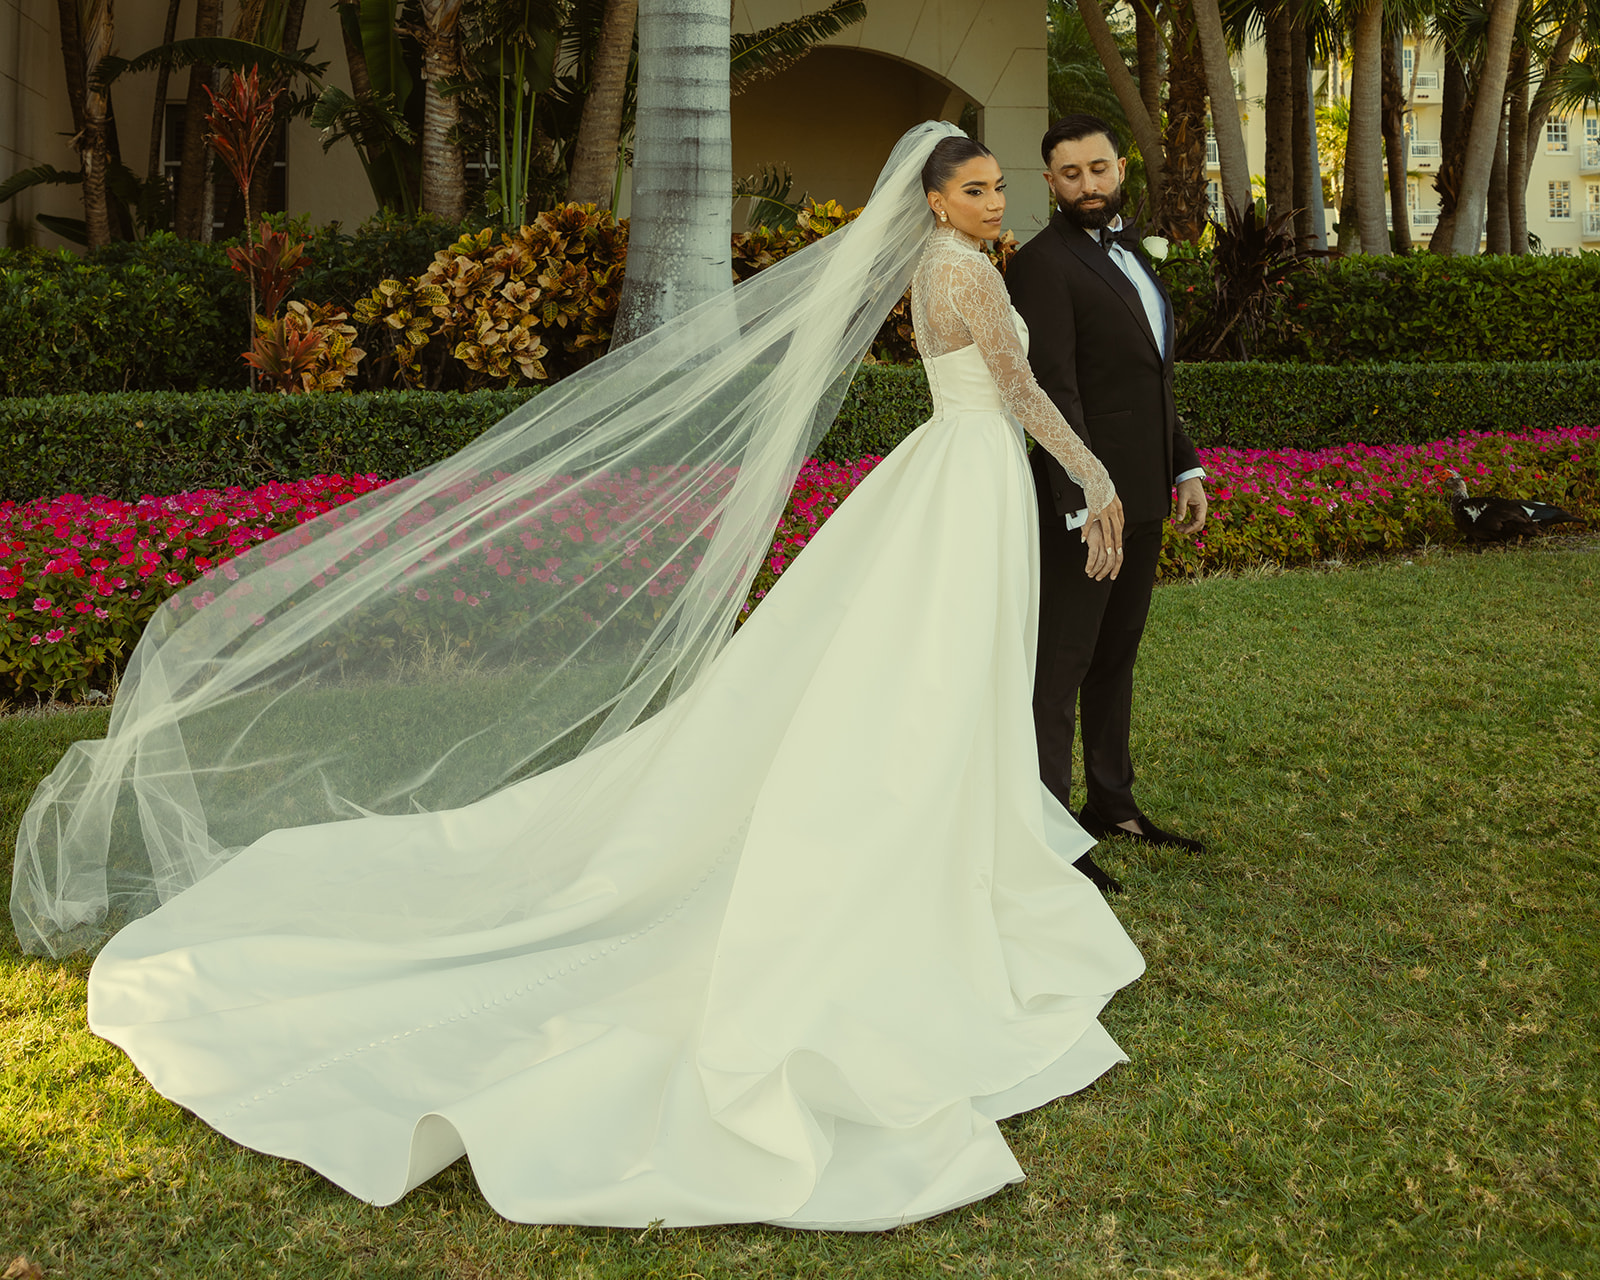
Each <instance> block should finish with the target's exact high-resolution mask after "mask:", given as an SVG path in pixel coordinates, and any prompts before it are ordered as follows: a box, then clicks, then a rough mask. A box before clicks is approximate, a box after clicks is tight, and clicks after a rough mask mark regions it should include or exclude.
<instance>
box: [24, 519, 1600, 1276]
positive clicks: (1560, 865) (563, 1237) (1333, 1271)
mask: <svg viewBox="0 0 1600 1280" xmlns="http://www.w3.org/2000/svg"><path fill="white" fill-rule="evenodd" d="M1597 579H1600V548H1596V547H1595V546H1594V544H1593V543H1590V544H1589V545H1588V546H1587V547H1585V546H1583V545H1572V544H1569V545H1567V546H1565V547H1561V548H1534V549H1529V550H1522V551H1494V552H1489V553H1486V554H1483V555H1470V554H1451V553H1438V554H1432V555H1423V554H1418V555H1416V556H1415V557H1414V558H1413V560H1412V561H1406V562H1401V561H1388V562H1384V563H1382V564H1378V565H1373V566H1368V567H1362V568H1349V569H1343V570H1339V571H1334V572H1298V573H1292V574H1284V575H1277V576H1272V575H1259V576H1247V577H1240V578H1226V579H1211V580H1207V581H1202V582H1199V583H1197V584H1192V585H1182V586H1170V587H1164V588H1162V589H1161V590H1159V591H1158V592H1157V593H1156V602H1155V610H1154V616H1153V618H1152V623H1151V629H1150V632H1149V635H1148V637H1147V640H1146V644H1145V651H1144V657H1143V660H1142V667H1141V672H1140V702H1139V705H1138V717H1137V718H1138V725H1137V732H1138V740H1137V741H1136V743H1135V758H1136V759H1137V760H1138V761H1139V763H1140V767H1141V773H1142V782H1141V796H1142V799H1143V802H1144V805H1145V808H1146V809H1147V810H1148V811H1149V812H1150V813H1151V814H1152V815H1154V816H1155V817H1156V818H1157V819H1158V820H1161V821H1164V822H1166V823H1168V824H1170V825H1172V826H1174V827H1176V828H1178V829H1179V830H1182V831H1186V832H1192V833H1194V834H1197V835H1201V836H1204V837H1205V838H1207V839H1208V840H1209V841H1210V843H1211V846H1212V852H1211V854H1210V855H1209V856H1208V857H1206V858H1203V859H1197V858H1192V857H1189V856H1187V855H1180V854H1177V853H1172V854H1167V853H1158V854H1155V855H1150V854H1146V853H1142V852H1135V851H1132V850H1130V849H1129V848H1128V847H1126V846H1122V845H1119V846H1116V847H1114V848H1112V849H1111V850H1110V851H1109V852H1108V853H1106V855H1105V857H1104V859H1103V860H1104V861H1105V862H1106V864H1107V865H1108V867H1109V868H1110V869H1112V870H1113V871H1114V872H1115V873H1116V874H1118V875H1120V876H1121V877H1122V878H1123V880H1124V881H1126V882H1127V884H1128V887H1129V892H1128V894H1127V895H1126V896H1125V897H1123V898H1120V899H1117V900H1116V908H1117V911H1118V913H1119V914H1120V915H1121V917H1122V919H1123V921H1124V922H1125V924H1126V925H1127V928H1128V930H1129V932H1130V933H1131V934H1132V935H1133V937H1134V938H1135V940H1136V941H1137V942H1138V943H1139V944H1140V946H1141V947H1142V948H1143V949H1144V952H1145V955H1146V957H1147V958H1148V960H1149V965H1150V968H1149V972H1148V973H1147V974H1146V975H1145V977H1144V978H1143V979H1142V980H1141V981H1140V982H1138V983H1137V984H1136V985H1135V986H1134V987H1132V988H1130V989H1129V990H1128V991H1126V992H1124V993H1123V994H1122V995H1120V996H1118V997H1117V999H1116V1000H1114V1001H1113V1002H1112V1004H1111V1006H1110V1007H1109V1009H1108V1010H1107V1013H1106V1017H1105V1021H1106V1024H1107V1026H1108V1027H1109V1029H1110V1030H1111V1032H1112V1034H1113V1035H1115V1036H1116V1037H1117V1039H1118V1040H1119V1041H1120V1042H1121V1043H1122V1044H1123V1046H1124V1047H1125V1048H1126V1049H1127V1050H1128V1051H1129V1053H1130V1054H1131V1055H1132V1058H1133V1062H1132V1064H1131V1065H1129V1066H1127V1067H1123V1068H1120V1069H1119V1070H1117V1071H1114V1072H1112V1073H1111V1074H1110V1075H1108V1076H1106V1077H1105V1078H1104V1079H1102V1080H1101V1081H1100V1082H1099V1083H1098V1084H1097V1085H1095V1086H1094V1087H1093V1088H1092V1089H1090V1090H1088V1091H1087V1092H1086V1093H1084V1094H1081V1095H1079V1096H1077V1097H1074V1098H1069V1099H1066V1100H1063V1101H1061V1102H1057V1103H1055V1104H1053V1105H1051V1106H1049V1107H1046V1108H1044V1109H1042V1110H1040V1111H1037V1112H1033V1113H1031V1114H1029V1115H1025V1116H1020V1117H1018V1118H1017V1119H1015V1120H1012V1121H1009V1122H1008V1123H1007V1125H1006V1130H1007V1134H1008V1136H1009V1138H1010V1140H1011V1142H1012V1145H1013V1146H1014V1148H1015V1149H1016V1151H1017V1155H1018V1158H1019V1159H1020V1160H1021V1162H1022V1165H1023V1167H1024V1168H1025V1169H1026V1170H1027V1171H1028V1175H1029V1177H1028V1181H1027V1182H1026V1183H1024V1184H1023V1185H1021V1186H1019V1187H1014V1188H1011V1189H1009V1190H1007V1191H1004V1192H1002V1193H1001V1194H999V1195H997V1196H995V1197H993V1198H992V1199H990V1200H988V1201H986V1202H984V1203H982V1204H979V1205H975V1206H973V1207H971V1208H968V1209H965V1210H962V1211H959V1212H956V1213H952V1214H947V1215H945V1216H944V1217H942V1218H938V1219H936V1220H934V1221H932V1222H927V1223H923V1224H920V1225H917V1226H913V1227H908V1228H904V1229H902V1230H900V1231H896V1232H893V1233H889V1234H883V1235H866V1236H856V1235H817V1234H806V1233H796V1232H789V1231H783V1230H778V1229H775V1228H769V1227H718V1228H706V1229H699V1230H684V1231H644V1232H640V1231H633V1232H624V1231H602V1230H587V1229H578V1228H567V1227H524V1226H517V1225H514V1224H511V1223H507V1222H504V1221H502V1220H501V1219H499V1218H497V1217H496V1216H495V1215H494V1214H493V1213H492V1212H491V1211H490V1210H489V1209H488V1208H487V1206H486V1205H485V1204H484V1203H483V1201H482V1199H481V1198H480V1197H479V1196H478V1194H477V1191H476V1189H475V1187H474V1185H473V1181H472V1175H471V1172H470V1170H469V1169H468V1167H467V1166H466V1164H465V1163H464V1162H462V1163H458V1164H457V1165H456V1166H455V1167H453V1168H451V1169H450V1170H447V1171H446V1172H445V1173H444V1174H442V1175H441V1176H439V1177H438V1178H436V1179H434V1181H433V1182H431V1183H430V1184H428V1185H427V1186H425V1187H423V1188H422V1189H420V1190H418V1191H416V1192H413V1193H412V1194H411V1195H410V1196H408V1197H407V1198H406V1199H405V1200H404V1201H402V1202H401V1203H400V1204H399V1205H397V1206H395V1207H393V1208H390V1209H374V1208H372V1207H370V1206H367V1205H364V1204H362V1203H360V1202H358V1201H356V1200H353V1199H351V1198H350V1197H348V1196H346V1195H345V1194H344V1193H343V1192H340V1191H337V1190H335V1189H334V1188H333V1187H331V1186H330V1185H329V1184H327V1183H326V1182H324V1181H323V1180H322V1179H321V1178H319V1177H318V1176H317V1175H315V1174H312V1173H310V1172H308V1171H307V1170H305V1169H303V1168H300V1167H299V1166H296V1165H292V1164H288V1163H285V1162H283V1161H279V1160H272V1159H268V1158H266V1157H263V1156H258V1155H255V1154H253V1153H251V1152H248V1151H244V1150H242V1149H240V1148H238V1147H235V1146H233V1145H232V1144H231V1143H229V1142H227V1141H225V1140H223V1139H222V1138H219V1137H217V1136H216V1135H214V1134H213V1133H212V1132H211V1131H210V1130H208V1129H207V1128H206V1127H205V1126H204V1125H202V1124H201V1123H200V1122H199V1121H197V1120H194V1119H192V1118H191V1117H189V1116H188V1115H187V1114H185V1113H184V1112H182V1111H180V1110H178V1109H177V1108H176V1107H174V1106H172V1105H171V1104H169V1103H167V1102H165V1101H163V1100H162V1099H160V1098H159V1097H157V1096H156V1095H155V1093H154V1092H153V1091H152V1090H151V1089H149V1088H148V1087H147V1086H146V1085H145V1084H144V1083H143V1081H142V1079H141V1078H140V1077H139V1076H138V1075H137V1074H136V1073H135V1072H134V1070H133V1069H132V1067H131V1066H130V1065H129V1064H128V1062H127V1060H126V1059H124V1058H123V1057H122V1055H121V1053H120V1052H119V1051H117V1050H116V1049H113V1048H112V1047H111V1046H110V1045H107V1044H104V1043H102V1042H101V1041H99V1040H97V1039H95V1038H94V1037H93V1036H91V1035H90V1034H89V1033H88V1032H87V1031H86V1030H85V1028H84V1021H83V1007H84V979H85V975H86V974H87V972H88V961H87V960H86V959H84V958H83V957H75V958H73V959H70V960H67V961H65V962H60V963H57V962H46V961H39V960H36V959H32V958H26V957H23V956H21V955H20V954H18V952H17V949H16V945H15V940H14V939H13V938H12V936H11V933H10V929H9V923H7V924H6V925H5V926H3V933H0V1271H3V1270H4V1268H5V1265H6V1263H7V1262H8V1261H9V1260H10V1259H11V1258H12V1257H13V1256H15V1255H17V1254H21V1253H26V1254H27V1255H29V1256H30V1257H32V1258H34V1259H35V1260H37V1261H38V1262H39V1263H40V1264H41V1265H42V1266H43V1268H44V1271H45V1274H46V1275H47V1276H49V1277H52V1278H54V1277H70V1278H72V1280H78V1278H83V1280H87V1278H88V1277H99V1276H138V1277H144V1276H203V1277H212V1276H219V1277H220V1276H241V1275H242V1276H253V1275H283V1276H294V1277H307V1278H311V1277H328V1276H346V1275H349V1276H361V1277H383V1276H441V1277H463V1278H465V1277H485V1278H487V1277H497V1278H498V1277H509V1276H595V1277H620V1276H637V1277H663V1278H665V1277H688V1278H692V1277H702V1278H703V1280H711V1277H713V1276H740V1277H744V1276H750V1277H780V1276H817V1277H821V1276H828V1277H834V1276H840V1277H843V1276H908V1277H912V1276H915V1277H922V1276H940V1275H946V1274H956V1275H990V1274H992V1275H1007V1276H1024V1275H1026V1276H1052V1277H1053V1276H1067V1277H1101V1276H1123V1275H1126V1276H1135V1275H1140V1276H1160V1277H1201V1276H1218V1277H1221V1276H1263V1277H1264V1276H1291V1275H1294V1276H1301V1275H1303V1276H1318V1277H1321V1276H1334V1277H1337V1276H1346V1275H1349V1276H1367V1275H1376V1276H1418V1277H1435V1276H1480V1275H1482V1276H1573V1277H1586V1276H1592V1275H1595V1274H1596V1273H1597V1272H1600V1017H1597V1014H1600V982H1597V960H1600V809H1597V805H1600V759H1597V752H1600V587H1597ZM105 719H106V717H105V713H104V712H103V711H85V712H70V713H63V714H58V715H53V716H48V717H8V718H3V719H0V839H3V840H4V842H5V846H6V848H8V849H9V848H10V846H11V844H12V841H13V838H14V833H15V830H16V822H17V818H18V816H19V815H20V813H21V810H22V807H23V805H24V804H25V803H26V800H27V797H28V795H29V793H30V791H31V790H32V787H33V785H34V783H35V782H36V781H37V779H38V778H39V777H40V776H41V774H43V773H44V772H45V771H47V770H48V769H49V767H50V766H51V765H52V764H53V763H54V761H55V759H56V758H57V757H58V756H59V754H60V752H61V750H62V749H63V747H64V746H65V744H66V743H67V742H69V741H71V740H72V739H74V738H76V737H82V736H87V735H92V734H96V733H98V732H101V731H102V730H103V727H104V724H105ZM532 1158H536V1153H533V1154H532Z"/></svg>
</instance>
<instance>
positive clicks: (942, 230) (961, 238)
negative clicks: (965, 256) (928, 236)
mask: <svg viewBox="0 0 1600 1280" xmlns="http://www.w3.org/2000/svg"><path fill="white" fill-rule="evenodd" d="M933 234H934V235H935V236H936V237H939V238H942V239H945V240H950V241H953V242H954V243H956V244H958V245H962V246H964V247H966V248H968V249H972V250H974V251H975V252H977V253H982V252H983V249H984V244H985V242H984V241H983V240H980V239H979V238H978V237H977V236H969V235H968V234H967V233H966V232H965V231H957V230H956V229H955V228H954V227H952V226H946V225H943V224H941V225H940V226H937V227H935V228H934V229H933Z"/></svg>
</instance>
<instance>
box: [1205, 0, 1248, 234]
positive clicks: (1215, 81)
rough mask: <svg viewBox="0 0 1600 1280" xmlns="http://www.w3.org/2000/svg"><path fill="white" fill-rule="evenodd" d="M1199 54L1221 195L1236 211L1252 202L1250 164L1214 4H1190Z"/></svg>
mask: <svg viewBox="0 0 1600 1280" xmlns="http://www.w3.org/2000/svg"><path fill="white" fill-rule="evenodd" d="M1191 2H1192V4H1193V7H1194V22H1195V27H1196V29H1197V30H1198V32H1199V35H1200V52H1201V55H1202V56H1203V57H1204V59H1205V68H1206V91H1207V94H1208V96H1209V97H1210V99H1211V132H1212V133H1213V134H1214V135H1215V136H1216V139H1217V159H1218V162H1219V163H1220V164H1221V167H1222V193H1223V195H1224V197H1225V198H1226V199H1227V201H1228V202H1229V203H1231V204H1232V205H1233V206H1234V207H1235V208H1237V209H1241V210H1242V209H1244V208H1246V207H1247V206H1249V205H1250V204H1251V203H1252V201H1251V194H1250V162H1249V160H1248V158H1247V157H1246V155H1245V150H1244V126H1243V125H1242V124H1241V123H1240V120H1239V95H1238V90H1237V89H1236V88H1235V87H1234V83H1233V68H1232V67H1230V66H1229V65H1228V42H1227V38H1226V36H1225V35H1224V34H1223V31H1222V13H1221V11H1220V10H1219V9H1218V7H1217V0H1191Z"/></svg>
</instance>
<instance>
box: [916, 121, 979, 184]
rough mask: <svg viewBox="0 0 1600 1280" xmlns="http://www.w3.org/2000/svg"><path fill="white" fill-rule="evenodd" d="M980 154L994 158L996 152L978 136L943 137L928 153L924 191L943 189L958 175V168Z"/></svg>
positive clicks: (924, 168)
mask: <svg viewBox="0 0 1600 1280" xmlns="http://www.w3.org/2000/svg"><path fill="white" fill-rule="evenodd" d="M979 156H988V157H990V158H991V159H993V158H994V152H992V151H990V150H989V148H988V147H986V146H984V145H983V143H981V142H979V141H978V140H977V139H976V138H969V137H967V136H966V134H964V133H958V134H954V135H952V136H951V137H948V138H945V139H942V140H941V141H940V142H938V143H937V144H936V145H935V146H934V148H933V150H932V151H931V152H929V153H928V162H927V163H926V164H925V165H923V166H922V189H923V191H925V192H926V191H943V190H944V189H945V187H947V186H949V185H950V180H951V179H952V178H954V177H955V176H956V170H957V169H959V168H960V167H961V166H962V165H964V164H966V163H967V161H968V160H976V159H977V158H978V157H979Z"/></svg>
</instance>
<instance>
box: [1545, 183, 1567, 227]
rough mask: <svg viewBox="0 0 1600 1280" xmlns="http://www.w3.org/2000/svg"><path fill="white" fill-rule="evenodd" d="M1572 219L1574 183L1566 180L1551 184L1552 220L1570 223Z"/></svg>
mask: <svg viewBox="0 0 1600 1280" xmlns="http://www.w3.org/2000/svg"><path fill="white" fill-rule="evenodd" d="M1571 217H1572V183H1570V182H1568V181H1567V180H1566V179H1565V178H1563V179H1561V180H1560V181H1559V182H1552V183H1551V184H1550V219H1551V221H1553V222H1563V221H1568V220H1570V219H1571Z"/></svg>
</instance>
